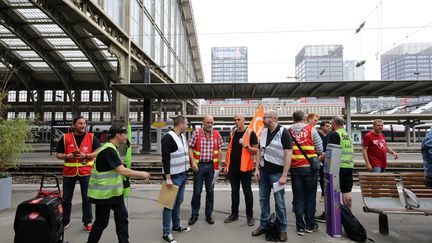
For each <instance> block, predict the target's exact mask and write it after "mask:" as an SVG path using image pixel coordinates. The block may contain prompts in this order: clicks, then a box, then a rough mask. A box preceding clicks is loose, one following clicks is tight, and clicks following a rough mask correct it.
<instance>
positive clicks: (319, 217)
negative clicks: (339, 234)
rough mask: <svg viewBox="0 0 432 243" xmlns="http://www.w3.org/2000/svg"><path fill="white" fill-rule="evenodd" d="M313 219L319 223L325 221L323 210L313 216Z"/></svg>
mask: <svg viewBox="0 0 432 243" xmlns="http://www.w3.org/2000/svg"><path fill="white" fill-rule="evenodd" d="M315 221H317V222H320V223H325V222H326V215H325V212H323V213H322V214H321V215H320V216H315Z"/></svg>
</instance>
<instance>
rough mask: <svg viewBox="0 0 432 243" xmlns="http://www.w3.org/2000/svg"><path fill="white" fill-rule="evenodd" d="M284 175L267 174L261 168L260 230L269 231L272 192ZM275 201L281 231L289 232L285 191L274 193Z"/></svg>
mask: <svg viewBox="0 0 432 243" xmlns="http://www.w3.org/2000/svg"><path fill="white" fill-rule="evenodd" d="M281 175H282V173H266V172H264V171H263V170H262V169H261V168H260V179H259V181H258V186H259V197H260V206H261V217H260V228H262V229H267V225H268V219H269V216H270V192H271V190H272V188H273V183H274V182H277V181H279V178H280V177H281ZM273 195H274V199H275V211H276V216H277V218H278V219H279V222H280V225H279V230H280V231H282V232H286V231H287V227H288V223H287V217H286V207H285V190H280V191H278V192H276V193H273Z"/></svg>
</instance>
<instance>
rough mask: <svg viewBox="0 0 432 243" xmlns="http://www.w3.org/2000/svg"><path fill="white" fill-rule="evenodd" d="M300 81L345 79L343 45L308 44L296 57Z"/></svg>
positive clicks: (297, 75) (297, 76) (297, 74)
mask: <svg viewBox="0 0 432 243" xmlns="http://www.w3.org/2000/svg"><path fill="white" fill-rule="evenodd" d="M295 66H296V78H297V80H298V81H322V80H333V81H334V80H343V47H342V45H307V46H304V47H303V48H302V49H301V51H300V52H299V53H298V54H297V56H296V58H295Z"/></svg>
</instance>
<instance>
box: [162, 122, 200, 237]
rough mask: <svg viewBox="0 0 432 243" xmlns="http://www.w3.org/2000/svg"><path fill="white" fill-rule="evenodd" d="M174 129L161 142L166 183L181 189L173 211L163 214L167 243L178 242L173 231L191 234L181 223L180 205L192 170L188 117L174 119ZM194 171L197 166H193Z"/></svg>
mask: <svg viewBox="0 0 432 243" xmlns="http://www.w3.org/2000/svg"><path fill="white" fill-rule="evenodd" d="M173 121H174V128H173V129H172V130H171V131H169V132H168V133H167V134H165V136H163V138H162V140H161V144H162V165H163V171H164V176H165V182H166V184H167V186H168V187H169V188H171V187H172V186H173V185H176V186H178V187H179V189H178V192H177V198H176V200H175V203H174V207H173V208H172V209H168V208H164V209H163V213H162V233H163V235H162V241H163V242H166V243H171V242H176V241H175V240H174V237H173V236H172V234H171V220H172V223H173V226H172V231H175V232H189V231H190V228H189V227H185V226H183V225H181V223H180V204H181V203H182V202H183V198H184V192H185V186H186V181H187V172H188V170H189V168H190V164H189V155H188V153H189V152H188V144H187V140H186V137H185V136H184V134H183V133H184V132H185V131H186V129H187V128H188V121H187V119H186V117H184V116H182V115H178V116H176V117H174V118H173ZM192 166H193V168H194V170H196V169H197V168H196V165H195V164H192Z"/></svg>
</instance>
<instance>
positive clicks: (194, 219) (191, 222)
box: [188, 215, 198, 225]
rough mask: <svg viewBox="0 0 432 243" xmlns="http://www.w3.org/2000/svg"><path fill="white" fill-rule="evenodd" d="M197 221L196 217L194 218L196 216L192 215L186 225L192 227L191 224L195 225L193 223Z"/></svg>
mask: <svg viewBox="0 0 432 243" xmlns="http://www.w3.org/2000/svg"><path fill="white" fill-rule="evenodd" d="M197 220H198V216H196V215H192V216H191V217H190V219H189V222H188V224H189V225H193V224H195V222H196V221H197Z"/></svg>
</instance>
